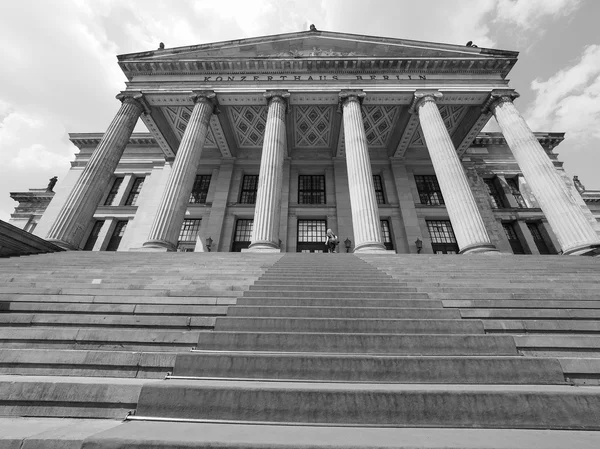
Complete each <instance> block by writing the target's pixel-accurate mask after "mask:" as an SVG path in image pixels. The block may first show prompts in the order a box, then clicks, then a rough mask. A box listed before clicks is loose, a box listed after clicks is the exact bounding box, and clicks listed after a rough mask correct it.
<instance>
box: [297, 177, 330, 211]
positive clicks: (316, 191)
mask: <svg viewBox="0 0 600 449" xmlns="http://www.w3.org/2000/svg"><path fill="white" fill-rule="evenodd" d="M298 204H325V176H323V175H301V176H298Z"/></svg>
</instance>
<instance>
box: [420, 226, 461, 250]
mask: <svg viewBox="0 0 600 449" xmlns="http://www.w3.org/2000/svg"><path fill="white" fill-rule="evenodd" d="M427 230H428V231H429V237H430V238H431V246H432V248H433V252H434V253H435V254H457V253H458V251H459V249H458V243H457V242H456V236H455V235H454V230H453V229H452V224H451V223H450V220H429V221H427Z"/></svg>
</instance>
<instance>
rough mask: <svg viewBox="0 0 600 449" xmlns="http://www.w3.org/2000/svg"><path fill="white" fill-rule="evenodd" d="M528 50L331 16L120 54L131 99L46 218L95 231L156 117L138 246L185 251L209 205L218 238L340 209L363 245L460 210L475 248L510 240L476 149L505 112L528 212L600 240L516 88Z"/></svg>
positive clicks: (63, 231) (276, 228) (300, 232)
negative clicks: (382, 33) (346, 25)
mask: <svg viewBox="0 0 600 449" xmlns="http://www.w3.org/2000/svg"><path fill="white" fill-rule="evenodd" d="M516 57H517V54H516V53H514V52H506V51H496V50H487V49H485V51H484V50H482V49H478V48H473V47H460V46H455V45H446V44H432V43H425V42H415V41H406V40H399V39H386V38H374V37H369V36H357V35H347V34H341V33H329V32H320V31H309V32H301V33H291V34H287V35H278V36H267V37H262V38H253V39H247V40H245V41H235V42H233V41H232V42H222V43H216V44H208V45H199V46H191V47H182V48H177V49H159V50H155V51H152V52H145V53H137V54H130V55H122V56H120V57H119V64H120V66H121V68H122V69H123V71H124V73H125V74H126V76H127V77H128V80H129V83H128V87H127V90H126V91H124V92H123V93H121V94H120V95H119V96H118V98H119V99H120V100H121V101H122V106H121V109H120V110H119V111H118V113H117V115H116V116H115V119H114V120H113V122H112V123H111V124H110V126H109V128H108V130H107V132H106V133H105V134H104V135H103V137H102V138H101V140H100V142H99V143H98V145H97V147H96V148H95V150H94V151H93V152H92V153H91V154H90V156H89V159H87V160H86V163H85V166H84V167H83V169H82V171H81V173H80V174H79V176H78V177H77V179H76V180H75V181H74V183H73V186H72V188H71V189H70V190H69V191H68V192H63V193H62V195H59V194H57V197H55V199H54V200H53V204H52V207H53V209H52V208H51V210H50V213H49V214H48V215H47V216H46V217H44V218H43V222H42V223H41V225H40V226H39V227H38V232H42V233H44V235H43V237H46V238H47V239H48V240H50V241H52V242H54V243H56V244H58V245H61V246H63V247H65V248H68V249H77V248H82V247H83V246H84V244H85V240H86V237H87V238H89V237H88V236H89V234H90V232H92V231H91V229H92V227H93V225H94V223H95V222H97V221H98V220H100V219H102V217H103V215H102V214H108V213H116V212H117V211H116V210H113V209H111V210H108V211H102V210H101V208H102V206H103V205H102V201H103V198H104V201H105V202H106V199H105V197H106V194H107V191H108V190H109V189H110V186H111V185H112V180H113V178H114V177H115V176H118V174H119V171H120V170H126V169H125V167H126V166H127V164H131V165H132V166H133V165H134V162H132V161H133V158H131V159H130V161H129V162H128V160H127V158H124V159H123V152H124V150H125V147H126V146H127V144H128V143H129V142H130V141H131V138H132V131H133V129H134V127H135V124H136V122H137V120H138V118H140V117H141V118H142V120H143V122H144V124H145V125H146V127H147V128H148V130H149V131H150V133H151V137H152V139H153V140H154V142H155V146H156V147H157V150H159V151H160V152H161V153H162V157H163V161H162V162H161V161H160V160H159V159H153V162H152V163H149V164H148V165H147V166H145V167H144V168H143V170H142V171H141V172H140V173H138V174H137V175H136V176H138V177H139V176H143V177H144V178H145V179H146V181H145V182H144V189H145V190H146V192H148V193H146V194H145V195H144V192H143V191H142V193H141V194H140V203H139V204H138V205H136V207H137V209H136V210H135V211H132V212H133V213H130V215H128V216H127V217H128V218H127V220H129V221H131V223H130V225H128V226H127V228H126V229H125V230H124V235H123V239H124V241H126V242H128V243H127V244H128V247H127V249H129V250H146V251H174V250H176V249H177V248H178V243H179V241H180V232H181V229H182V223H185V222H186V220H202V221H201V222H199V223H196V224H197V225H198V226H197V228H198V233H197V237H198V240H197V242H196V243H195V245H196V248H197V250H207V249H206V248H205V245H204V243H203V239H206V238H208V237H210V238H211V239H212V240H213V241H214V242H216V247H215V248H213V249H212V250H216V251H229V250H231V248H232V247H233V246H235V245H234V244H235V242H246V243H247V245H246V246H248V249H247V251H260V252H263V251H286V250H289V248H296V247H299V244H300V243H308V242H311V241H313V240H314V242H315V243H318V239H319V238H320V237H319V236H317V235H316V234H315V235H313V234H314V233H312V231H311V229H317V228H318V229H321V227H322V226H323V223H325V225H326V226H327V227H332V228H334V232H336V233H337V234H338V235H339V236H340V237H341V239H342V240H343V239H345V238H348V239H349V240H350V241H351V242H352V248H351V249H352V250H353V251H356V252H383V251H386V250H387V249H389V247H390V246H392V248H393V250H394V251H398V252H416V251H415V247H414V243H413V242H415V239H416V240H421V241H423V240H426V241H427V240H430V241H431V243H432V244H434V243H435V242H434V240H435V239H434V237H433V234H432V231H431V229H433V228H432V226H442V227H444V226H445V227H446V228H448V226H450V227H449V228H448V229H449V230H450V231H449V232H451V233H452V238H455V240H454V242H455V244H456V245H457V246H458V250H459V251H460V253H463V254H468V253H480V252H484V253H497V252H498V251H499V250H500V251H503V249H501V248H498V246H499V245H500V246H502V244H503V243H502V242H504V241H506V238H509V239H510V237H506V238H505V237H502V238H504V240H498V236H497V233H498V231H497V229H500V232H502V231H501V230H502V226H504V221H502V219H495V221H494V219H493V218H489V217H494V216H495V215H493V214H494V212H493V211H491V209H490V206H489V205H487V203H485V201H484V200H483V199H481V197H480V195H479V194H478V193H477V192H478V191H477V185H478V183H479V184H483V181H485V180H486V179H488V178H486V177H487V176H488V174H486V173H488V172H485V171H481V170H480V171H479V172H477V170H478V169H479V168H481V164H482V162H477V161H478V160H479V159H481V158H479V159H478V158H477V157H474V156H473V154H477V153H473V152H472V147H473V145H474V143H475V139H476V137H477V136H478V134H479V133H480V132H481V130H482V128H483V126H484V125H485V124H486V123H487V121H488V120H489V119H490V118H491V117H492V116H493V117H495V119H496V120H497V122H498V124H499V126H500V128H501V129H502V132H503V134H504V137H505V138H506V144H507V145H508V148H509V149H510V154H511V157H514V163H513V162H511V164H512V165H511V166H510V167H509V170H508V172H507V173H509V172H510V173H509V177H510V176H521V177H522V179H523V180H524V182H526V184H527V185H528V186H529V187H530V188H531V192H532V195H533V196H534V197H535V199H536V200H537V202H538V203H539V208H540V209H541V212H540V213H538V212H536V214H537V215H535V214H534V215H531V216H528V217H529V218H527V219H528V220H530V221H532V220H534V219H535V220H534V221H535V222H536V223H537V222H538V221H539V222H540V223H543V222H544V220H547V223H548V224H549V231H551V233H552V234H553V235H554V236H555V239H556V241H557V242H558V244H559V245H560V248H559V249H560V250H561V251H562V252H563V253H564V254H589V253H593V252H595V251H596V249H597V248H599V247H600V238H599V237H598V232H597V230H596V228H595V224H594V223H593V222H592V221H591V220H590V218H589V215H586V211H585V210H583V209H582V208H581V206H580V204H579V203H578V202H577V198H576V197H575V196H574V193H573V189H572V188H570V187H569V186H568V185H566V184H565V182H564V180H563V178H562V177H561V175H560V174H559V172H558V170H557V167H556V166H555V164H554V163H553V161H552V160H551V159H550V158H549V157H548V153H547V150H546V149H544V148H543V147H542V145H541V144H540V143H539V139H538V137H536V135H535V134H534V133H533V132H531V130H530V129H529V128H528V127H527V124H526V123H525V122H524V120H523V118H522V117H521V116H520V114H519V112H518V110H517V109H516V108H515V106H514V104H513V102H512V100H513V99H514V98H515V97H516V96H517V94H516V93H515V92H514V91H513V90H511V89H510V88H509V86H508V84H507V80H506V75H507V74H508V72H509V71H510V69H511V68H512V66H513V65H514V63H515V62H516ZM486 151H487V150H486ZM140 158H143V152H142V153H138V160H139V159H140ZM136 163H137V162H136ZM477 163H479V165H476V164H477ZM120 164H121V165H120ZM474 164H475V165H474ZM136 170H138V169H136ZM140 170H141V169H140ZM476 172H477V173H480V174H478V175H474V173H476ZM408 173H410V174H411V175H410V176H412V177H410V179H409V178H407V181H406V182H405V180H404V178H403V177H404V176H408ZM481 173H483V174H481ZM512 173H516V175H513V174H512ZM504 175H505V174H504V173H503V174H502V176H504ZM198 176H205V177H208V178H206V179H208V181H207V184H206V185H207V186H215V185H216V184H214V183H217V182H218V183H219V184H218V187H213V190H212V191H209V190H208V187H207V192H206V196H205V202H204V203H203V204H204V205H203V206H202V207H200V206H192V203H191V202H190V197H191V195H193V194H194V192H195V189H196V181H197V180H198ZM431 177H433V178H431ZM490 179H492V178H490ZM433 181H435V183H437V184H435V185H439V196H440V198H441V197H443V201H442V203H441V204H428V203H427V202H425V203H423V200H422V198H424V196H423V195H430V196H429V198H430V199H431V198H433V196H431V195H432V193H431V192H429V193H427V192H423V191H422V189H421V188H420V186H421V185H434V184H431V183H432V182H433ZM423 182H425V184H423ZM486 182H487V181H486ZM493 182H495V181H493ZM419 183H421V184H419ZM427 183H430V184H427ZM488 184H489V182H488ZM307 186H308V187H307ZM407 189H408V190H407ZM411 189H412V193H411ZM434 191H435V189H433V190H432V192H434ZM149 192H152V193H151V194H150V193H149ZM209 192H210V193H209ZM415 194H416V198H421V201H420V204H419V203H418V202H417V200H416V199H415V201H414V202H412V203H411V201H410V198H411V195H413V196H414V195H415ZM209 197H210V205H209V204H208V203H209V201H208V199H207V198H209ZM438 202H439V201H438ZM432 203H435V201H433V202H432ZM484 203H485V204H484ZM482 204H483V206H482ZM104 206H106V207H113V206H114V205H111V204H104ZM434 206H439V207H437V208H436V209H434ZM533 209H535V208H532V210H533ZM588 212H589V211H588ZM532 214H533V212H532ZM107 216H108V215H107ZM142 217H143V218H142ZM532 217H533V218H532ZM538 217H540V218H538ZM111 218H112V217H111ZM441 222H444V223H446V222H448V223H449V224H443V225H440V224H439V223H441ZM150 223H151V225H150ZM219 224H220V225H219ZM242 225H243V226H245V228H244V227H243V226H242ZM305 229H306V230H307V231H306V232H305V231H304V230H305ZM425 230H429V231H428V232H429V235H427V234H425V232H426V231H425ZM319 232H320V231H319ZM142 234H143V235H142ZM238 237H239V238H245V239H246V240H236V239H237V238H238ZM302 239H308V240H306V241H305V240H302ZM311 239H312V240H311ZM448 243H451V242H448ZM238 246H239V245H238ZM242 246H243V245H242ZM505 246H507V245H505ZM557 250H558V248H557Z"/></svg>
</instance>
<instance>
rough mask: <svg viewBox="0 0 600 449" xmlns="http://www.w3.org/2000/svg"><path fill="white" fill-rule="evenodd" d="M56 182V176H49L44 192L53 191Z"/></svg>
mask: <svg viewBox="0 0 600 449" xmlns="http://www.w3.org/2000/svg"><path fill="white" fill-rule="evenodd" d="M57 182H58V176H53V177H52V178H50V182H49V183H48V187H46V192H54V190H53V189H54V186H55V185H56V183H57Z"/></svg>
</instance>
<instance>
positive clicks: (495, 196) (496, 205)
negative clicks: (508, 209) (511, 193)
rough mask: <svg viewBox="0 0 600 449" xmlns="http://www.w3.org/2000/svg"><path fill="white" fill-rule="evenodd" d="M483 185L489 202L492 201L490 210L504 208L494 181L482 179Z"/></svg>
mask: <svg viewBox="0 0 600 449" xmlns="http://www.w3.org/2000/svg"><path fill="white" fill-rule="evenodd" d="M483 182H485V185H486V187H487V192H488V194H489V195H490V200H491V201H492V209H501V208H503V207H504V202H503V201H502V196H501V195H500V192H499V191H498V186H497V185H496V181H495V180H494V179H484V180H483Z"/></svg>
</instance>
